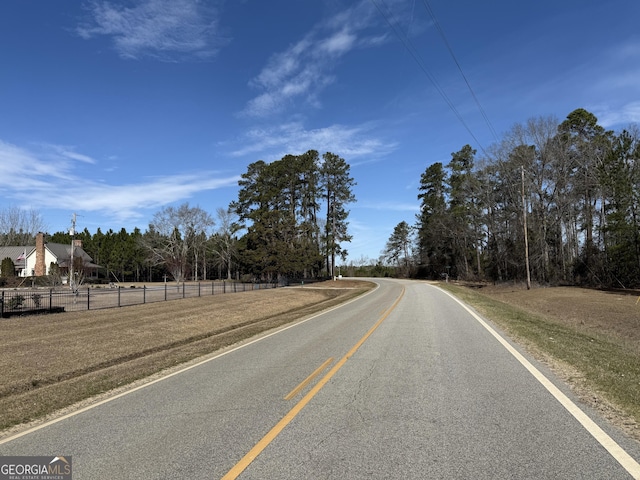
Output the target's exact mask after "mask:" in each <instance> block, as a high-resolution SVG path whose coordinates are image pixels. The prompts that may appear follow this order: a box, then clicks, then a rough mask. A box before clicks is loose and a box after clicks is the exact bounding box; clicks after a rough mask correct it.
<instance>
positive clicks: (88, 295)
mask: <svg viewBox="0 0 640 480" xmlns="http://www.w3.org/2000/svg"><path fill="white" fill-rule="evenodd" d="M90 291H91V290H90V289H89V287H87V310H91V304H90V303H89V297H90V296H91V294H90V293H89V292H90Z"/></svg>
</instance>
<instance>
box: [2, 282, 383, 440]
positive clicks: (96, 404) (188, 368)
mask: <svg viewBox="0 0 640 480" xmlns="http://www.w3.org/2000/svg"><path fill="white" fill-rule="evenodd" d="M371 283H375V282H371ZM378 288H380V285H379V284H376V286H375V288H372V289H371V290H369V291H368V292H366V293H364V294H362V295H359V296H357V297H355V298H352V299H351V300H349V301H348V302H345V303H341V304H340V305H336V306H335V307H331V308H328V309H327V310H323V311H321V312H318V313H316V314H315V315H312V316H311V317H308V318H305V319H303V320H300V321H299V322H295V323H292V324H290V325H287V326H285V327H282V328H278V329H277V330H275V331H273V332H271V333H268V334H266V335H263V336H261V337H259V338H255V339H254V340H250V341H248V342H246V343H243V344H241V345H238V346H237V347H234V348H232V349H230V350H226V351H224V352H221V353H219V354H217V355H214V356H213V357H210V358H207V359H205V360H202V361H201V362H198V363H195V364H193V365H189V366H188V367H185V368H182V369H180V370H178V371H176V372H172V373H169V374H167V375H165V376H164V377H161V378H157V379H155V380H152V381H150V382H148V383H145V384H144V385H140V386H138V387H135V388H132V389H131V390H127V391H126V392H122V393H119V394H117V395H114V396H113V397H109V398H106V399H104V400H101V401H99V402H97V403H94V404H91V405H88V406H86V407H83V408H80V409H78V410H74V411H73V412H71V413H68V414H66V415H63V416H61V417H58V418H54V419H53V420H49V421H48V422H45V423H43V424H41V425H36V426H35V427H32V428H29V429H27V430H24V431H22V432H20V433H16V434H15V435H12V436H10V437H7V438H4V439H0V445H3V444H5V443H9V442H11V441H13V440H16V439H18V438H20V437H24V436H25V435H29V434H30V433H34V432H36V431H38V430H41V429H43V428H46V427H49V426H51V425H54V424H56V423H58V422H61V421H63V420H66V419H68V418H71V417H75V416H76V415H80V414H81V413H84V412H86V411H88V410H91V409H93V408H96V407H99V406H101V405H104V404H105V403H109V402H112V401H113V400H117V399H118V398H122V397H124V396H125V395H129V394H130V393H133V392H137V391H138V390H142V389H143V388H146V387H149V386H151V385H153V384H155V383H158V382H162V381H163V380H166V379H168V378H171V377H173V376H175V375H179V374H181V373H184V372H186V371H188V370H191V369H192V368H196V367H199V366H201V365H204V364H205V363H208V362H211V361H213V360H216V359H218V358H220V357H224V356H225V355H228V354H230V353H233V352H235V351H236V350H240V349H241V348H245V347H248V346H249V345H253V344H254V343H257V342H260V341H262V340H264V339H265V338H269V337H271V336H273V335H276V334H278V333H280V332H284V331H285V330H289V329H290V328H293V327H297V326H298V325H302V324H303V323H305V322H308V321H309V320H313V319H314V318H318V317H320V316H322V315H324V314H326V313H329V312H332V311H333V310H337V309H338V308H342V307H344V306H346V305H349V304H350V303H352V302H355V301H357V300H360V299H361V298H364V297H366V296H367V295H369V294H370V293H373V292H375V291H376V290H377V289H378Z"/></svg>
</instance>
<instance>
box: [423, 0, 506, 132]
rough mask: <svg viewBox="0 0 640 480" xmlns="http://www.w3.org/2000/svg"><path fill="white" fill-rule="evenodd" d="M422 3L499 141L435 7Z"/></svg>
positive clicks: (426, 2)
mask: <svg viewBox="0 0 640 480" xmlns="http://www.w3.org/2000/svg"><path fill="white" fill-rule="evenodd" d="M422 4H423V5H424V8H425V9H426V10H427V13H429V16H430V17H431V20H432V21H433V24H434V25H435V27H436V30H438V33H439V34H440V38H442V41H443V42H444V45H445V47H447V50H448V51H449V54H450V55H451V58H452V59H453V62H454V63H455V64H456V67H458V71H459V72H460V75H462V78H463V79H464V82H465V83H466V85H467V88H468V89H469V92H470V93H471V96H472V97H473V100H474V101H475V102H476V105H477V106H478V110H479V111H480V114H481V115H482V118H483V119H484V121H485V123H486V124H487V127H488V128H489V131H490V132H491V134H492V135H493V139H494V140H495V141H496V142H498V141H499V139H498V134H497V133H496V130H495V129H494V128H493V125H492V124H491V121H490V120H489V116H488V115H487V113H486V112H485V110H484V108H483V107H482V105H481V104H480V100H479V99H478V97H477V96H476V93H475V92H474V91H473V88H471V83H469V79H468V78H467V76H466V75H465V74H464V71H463V70H462V67H461V66H460V62H458V59H457V57H456V54H455V53H453V48H451V44H449V41H448V40H447V36H446V35H445V34H444V30H443V29H442V27H441V26H440V22H438V19H437V17H436V14H435V13H434V12H433V9H432V8H431V4H430V3H429V0H422Z"/></svg>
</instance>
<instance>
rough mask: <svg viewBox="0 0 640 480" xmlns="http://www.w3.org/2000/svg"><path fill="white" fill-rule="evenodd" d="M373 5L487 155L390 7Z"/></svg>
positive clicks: (372, 1) (373, 0)
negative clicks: (384, 8)
mask: <svg viewBox="0 0 640 480" xmlns="http://www.w3.org/2000/svg"><path fill="white" fill-rule="evenodd" d="M378 2H380V3H381V4H383V5H385V7H386V11H384V10H383V9H382V8H381V6H380V5H379V3H378ZM371 3H373V4H374V6H375V7H376V9H377V10H378V12H380V15H382V17H383V18H384V19H385V21H386V22H387V24H388V25H389V26H390V27H391V29H392V30H393V32H394V33H395V35H396V36H397V37H398V39H399V40H400V41H401V42H402V44H403V46H404V47H405V49H406V50H407V51H408V52H409V54H410V55H411V57H412V58H413V59H414V60H415V62H416V63H417V64H418V66H419V67H420V69H421V70H422V72H423V73H424V74H425V75H426V76H427V78H428V79H429V81H430V82H431V84H432V85H433V86H434V88H435V89H436V91H437V92H438V93H439V94H440V96H441V97H442V98H443V100H444V101H445V103H446V104H447V106H448V107H449V109H450V110H451V111H452V112H453V114H454V115H455V116H456V118H457V119H458V121H459V122H460V123H461V124H462V126H463V127H464V128H465V129H466V130H467V132H468V133H469V135H471V138H473V140H474V141H475V143H476V144H477V145H478V146H479V147H480V150H482V152H483V153H484V154H485V155H487V152H486V151H485V149H484V147H483V146H482V143H481V142H480V141H479V140H478V138H477V137H476V136H475V134H474V133H473V131H472V130H471V128H470V127H469V125H468V124H467V122H466V121H465V120H464V118H463V117H462V115H461V114H460V112H459V111H458V109H457V108H456V106H455V105H454V104H453V102H452V101H451V99H450V98H449V96H448V95H447V93H446V92H445V91H444V90H443V89H442V87H441V86H440V84H439V83H438V81H437V79H436V77H435V76H434V75H433V74H432V73H431V72H430V71H429V69H428V68H427V66H426V65H425V62H424V61H423V60H422V57H421V56H420V54H419V53H418V52H417V51H416V49H415V47H414V46H413V44H412V43H411V41H410V40H409V38H408V35H407V34H406V33H405V32H403V31H402V29H401V27H400V26H399V22H398V21H397V20H396V19H395V17H394V15H393V13H392V12H391V10H390V9H389V7H387V6H386V4H385V2H384V0H371Z"/></svg>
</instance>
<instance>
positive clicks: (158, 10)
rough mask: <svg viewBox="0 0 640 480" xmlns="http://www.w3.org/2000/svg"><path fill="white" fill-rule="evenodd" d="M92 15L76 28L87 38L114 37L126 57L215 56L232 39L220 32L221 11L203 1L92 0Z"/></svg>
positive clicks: (176, 59)
mask: <svg viewBox="0 0 640 480" xmlns="http://www.w3.org/2000/svg"><path fill="white" fill-rule="evenodd" d="M87 11H88V15H89V19H88V20H87V21H85V22H83V23H82V24H81V25H79V26H78V27H77V33H78V34H79V35H80V36H81V37H82V38H84V39H91V38H94V37H98V36H107V37H111V38H112V40H113V43H114V47H115V49H116V51H117V52H118V53H119V55H120V56H121V57H123V58H129V59H138V58H141V57H152V58H156V59H159V60H163V61H178V60H183V59H185V58H189V59H194V58H195V59H207V58H210V57H212V56H214V55H215V54H216V53H217V52H218V50H219V49H220V47H221V46H222V45H224V44H225V43H226V42H227V40H226V39H225V38H224V37H223V36H221V35H220V28H219V24H218V18H217V16H218V12H217V10H216V9H215V8H214V7H212V6H211V2H200V1H198V0H139V1H137V2H135V6H132V7H126V6H122V5H118V4H116V3H115V2H106V1H105V2H99V1H92V2H91V3H89V4H88V6H87Z"/></svg>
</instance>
